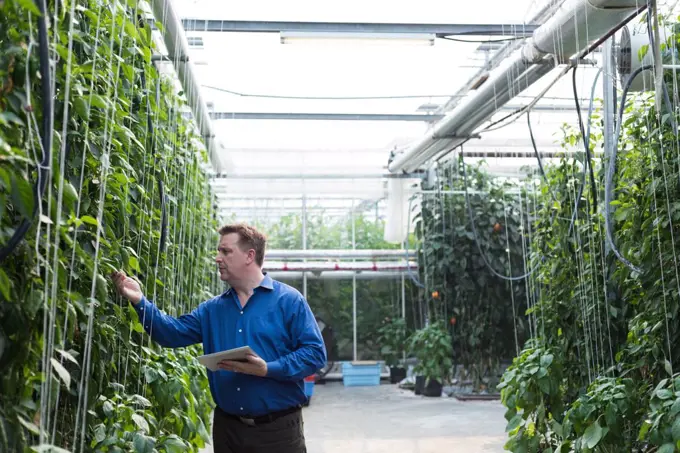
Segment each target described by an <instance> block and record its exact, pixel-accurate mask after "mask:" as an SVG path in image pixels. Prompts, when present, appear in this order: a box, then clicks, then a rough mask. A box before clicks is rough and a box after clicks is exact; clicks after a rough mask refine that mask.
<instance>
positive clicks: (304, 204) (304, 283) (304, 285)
mask: <svg viewBox="0 0 680 453" xmlns="http://www.w3.org/2000/svg"><path fill="white" fill-rule="evenodd" d="M302 250H307V195H306V194H304V195H302ZM306 261H307V260H306V259H304V260H303V262H306ZM302 295H303V297H304V298H305V300H306V299H307V272H303V273H302Z"/></svg>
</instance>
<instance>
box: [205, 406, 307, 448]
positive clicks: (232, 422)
mask: <svg viewBox="0 0 680 453" xmlns="http://www.w3.org/2000/svg"><path fill="white" fill-rule="evenodd" d="M213 447H214V451H215V453H307V447H306V446H305V434H304V423H303V421H302V411H301V410H298V411H296V412H293V413H292V414H288V415H284V416H282V417H280V418H277V419H276V420H274V421H271V422H269V423H262V424H259V425H258V424H256V425H254V426H252V425H248V424H246V423H244V422H242V421H241V420H240V419H239V418H238V417H235V416H232V415H228V414H226V413H224V411H222V410H221V409H220V408H216V409H215V417H214V421H213Z"/></svg>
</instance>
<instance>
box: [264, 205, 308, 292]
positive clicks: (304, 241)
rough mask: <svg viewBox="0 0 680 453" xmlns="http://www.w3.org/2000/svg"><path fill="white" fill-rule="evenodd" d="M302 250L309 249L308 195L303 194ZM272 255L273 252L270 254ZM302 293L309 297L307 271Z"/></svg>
mask: <svg viewBox="0 0 680 453" xmlns="http://www.w3.org/2000/svg"><path fill="white" fill-rule="evenodd" d="M302 250H303V251H305V252H306V251H307V197H306V196H304V195H303V196H302ZM270 256H271V254H270ZM302 295H303V296H304V298H305V300H306V299H307V273H303V275H302Z"/></svg>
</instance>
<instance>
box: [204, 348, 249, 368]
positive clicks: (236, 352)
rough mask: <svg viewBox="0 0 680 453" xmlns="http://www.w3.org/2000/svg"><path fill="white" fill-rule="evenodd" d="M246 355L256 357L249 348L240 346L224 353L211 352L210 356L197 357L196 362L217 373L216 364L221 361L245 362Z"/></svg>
mask: <svg viewBox="0 0 680 453" xmlns="http://www.w3.org/2000/svg"><path fill="white" fill-rule="evenodd" d="M247 354H252V355H257V354H255V352H254V351H253V350H252V349H250V346H241V347H240V348H234V349H228V350H226V351H220V352H213V353H212V354H206V355H202V356H199V357H198V361H199V362H200V363H201V365H204V366H205V367H206V368H208V369H209V370H210V371H217V370H219V368H218V367H217V364H218V363H220V362H221V361H222V360H235V361H238V362H245V361H246V355H247Z"/></svg>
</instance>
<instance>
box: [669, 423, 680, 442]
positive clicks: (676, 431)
mask: <svg viewBox="0 0 680 453" xmlns="http://www.w3.org/2000/svg"><path fill="white" fill-rule="evenodd" d="M671 434H672V435H673V441H674V442H677V441H679V440H680V417H678V418H676V419H675V421H674V422H673V427H672V428H671Z"/></svg>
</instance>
